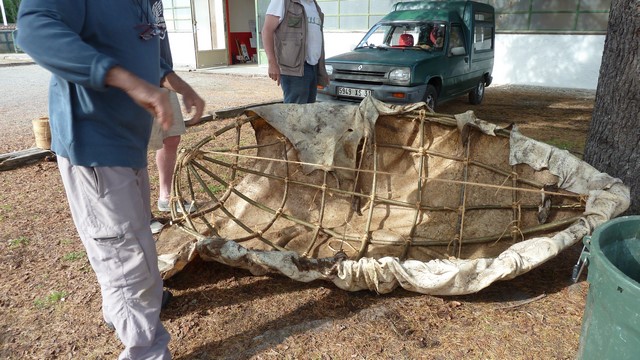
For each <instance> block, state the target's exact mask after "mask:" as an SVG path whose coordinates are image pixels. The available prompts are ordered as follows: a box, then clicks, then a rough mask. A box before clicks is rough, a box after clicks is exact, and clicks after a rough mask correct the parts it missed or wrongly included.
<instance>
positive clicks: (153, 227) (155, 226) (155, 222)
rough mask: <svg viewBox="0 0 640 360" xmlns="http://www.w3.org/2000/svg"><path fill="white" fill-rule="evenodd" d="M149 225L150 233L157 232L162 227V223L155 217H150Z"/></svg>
mask: <svg viewBox="0 0 640 360" xmlns="http://www.w3.org/2000/svg"><path fill="white" fill-rule="evenodd" d="M149 227H150V228H151V233H152V234H157V233H159V232H160V231H162V228H164V224H162V223H161V222H160V221H158V220H156V219H151V224H149Z"/></svg>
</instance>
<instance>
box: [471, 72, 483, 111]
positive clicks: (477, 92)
mask: <svg viewBox="0 0 640 360" xmlns="http://www.w3.org/2000/svg"><path fill="white" fill-rule="evenodd" d="M482 99H484V78H482V79H480V81H479V82H478V85H476V87H475V88H473V90H471V91H469V103H471V105H479V104H480V103H481V102H482Z"/></svg>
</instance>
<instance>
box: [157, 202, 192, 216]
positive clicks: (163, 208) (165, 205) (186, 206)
mask: <svg viewBox="0 0 640 360" xmlns="http://www.w3.org/2000/svg"><path fill="white" fill-rule="evenodd" d="M182 204H184V209H185V210H186V211H187V212H188V213H189V214H191V213H192V212H195V211H196V205H195V204H193V203H190V202H188V201H186V200H185V201H183V202H182ZM158 210H159V211H163V212H169V211H171V207H169V200H160V199H158ZM177 210H178V212H179V213H182V209H181V208H180V206H178V207H177Z"/></svg>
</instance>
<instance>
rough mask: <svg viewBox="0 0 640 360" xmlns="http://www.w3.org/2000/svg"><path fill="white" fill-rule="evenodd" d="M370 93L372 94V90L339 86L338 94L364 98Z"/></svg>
mask: <svg viewBox="0 0 640 360" xmlns="http://www.w3.org/2000/svg"><path fill="white" fill-rule="evenodd" d="M368 95H371V90H366V89H354V88H348V87H338V96H350V97H356V98H361V99H362V98H365V97H367V96H368Z"/></svg>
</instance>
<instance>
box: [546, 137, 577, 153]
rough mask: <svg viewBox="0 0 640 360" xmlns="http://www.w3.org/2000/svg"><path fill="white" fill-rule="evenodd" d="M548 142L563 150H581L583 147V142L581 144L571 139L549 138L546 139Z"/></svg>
mask: <svg viewBox="0 0 640 360" xmlns="http://www.w3.org/2000/svg"><path fill="white" fill-rule="evenodd" d="M546 143H547V144H549V145H553V146H555V147H557V148H558V149H562V150H574V151H575V150H579V149H582V145H583V144H579V143H577V142H575V141H570V140H566V139H549V140H547V141H546Z"/></svg>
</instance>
